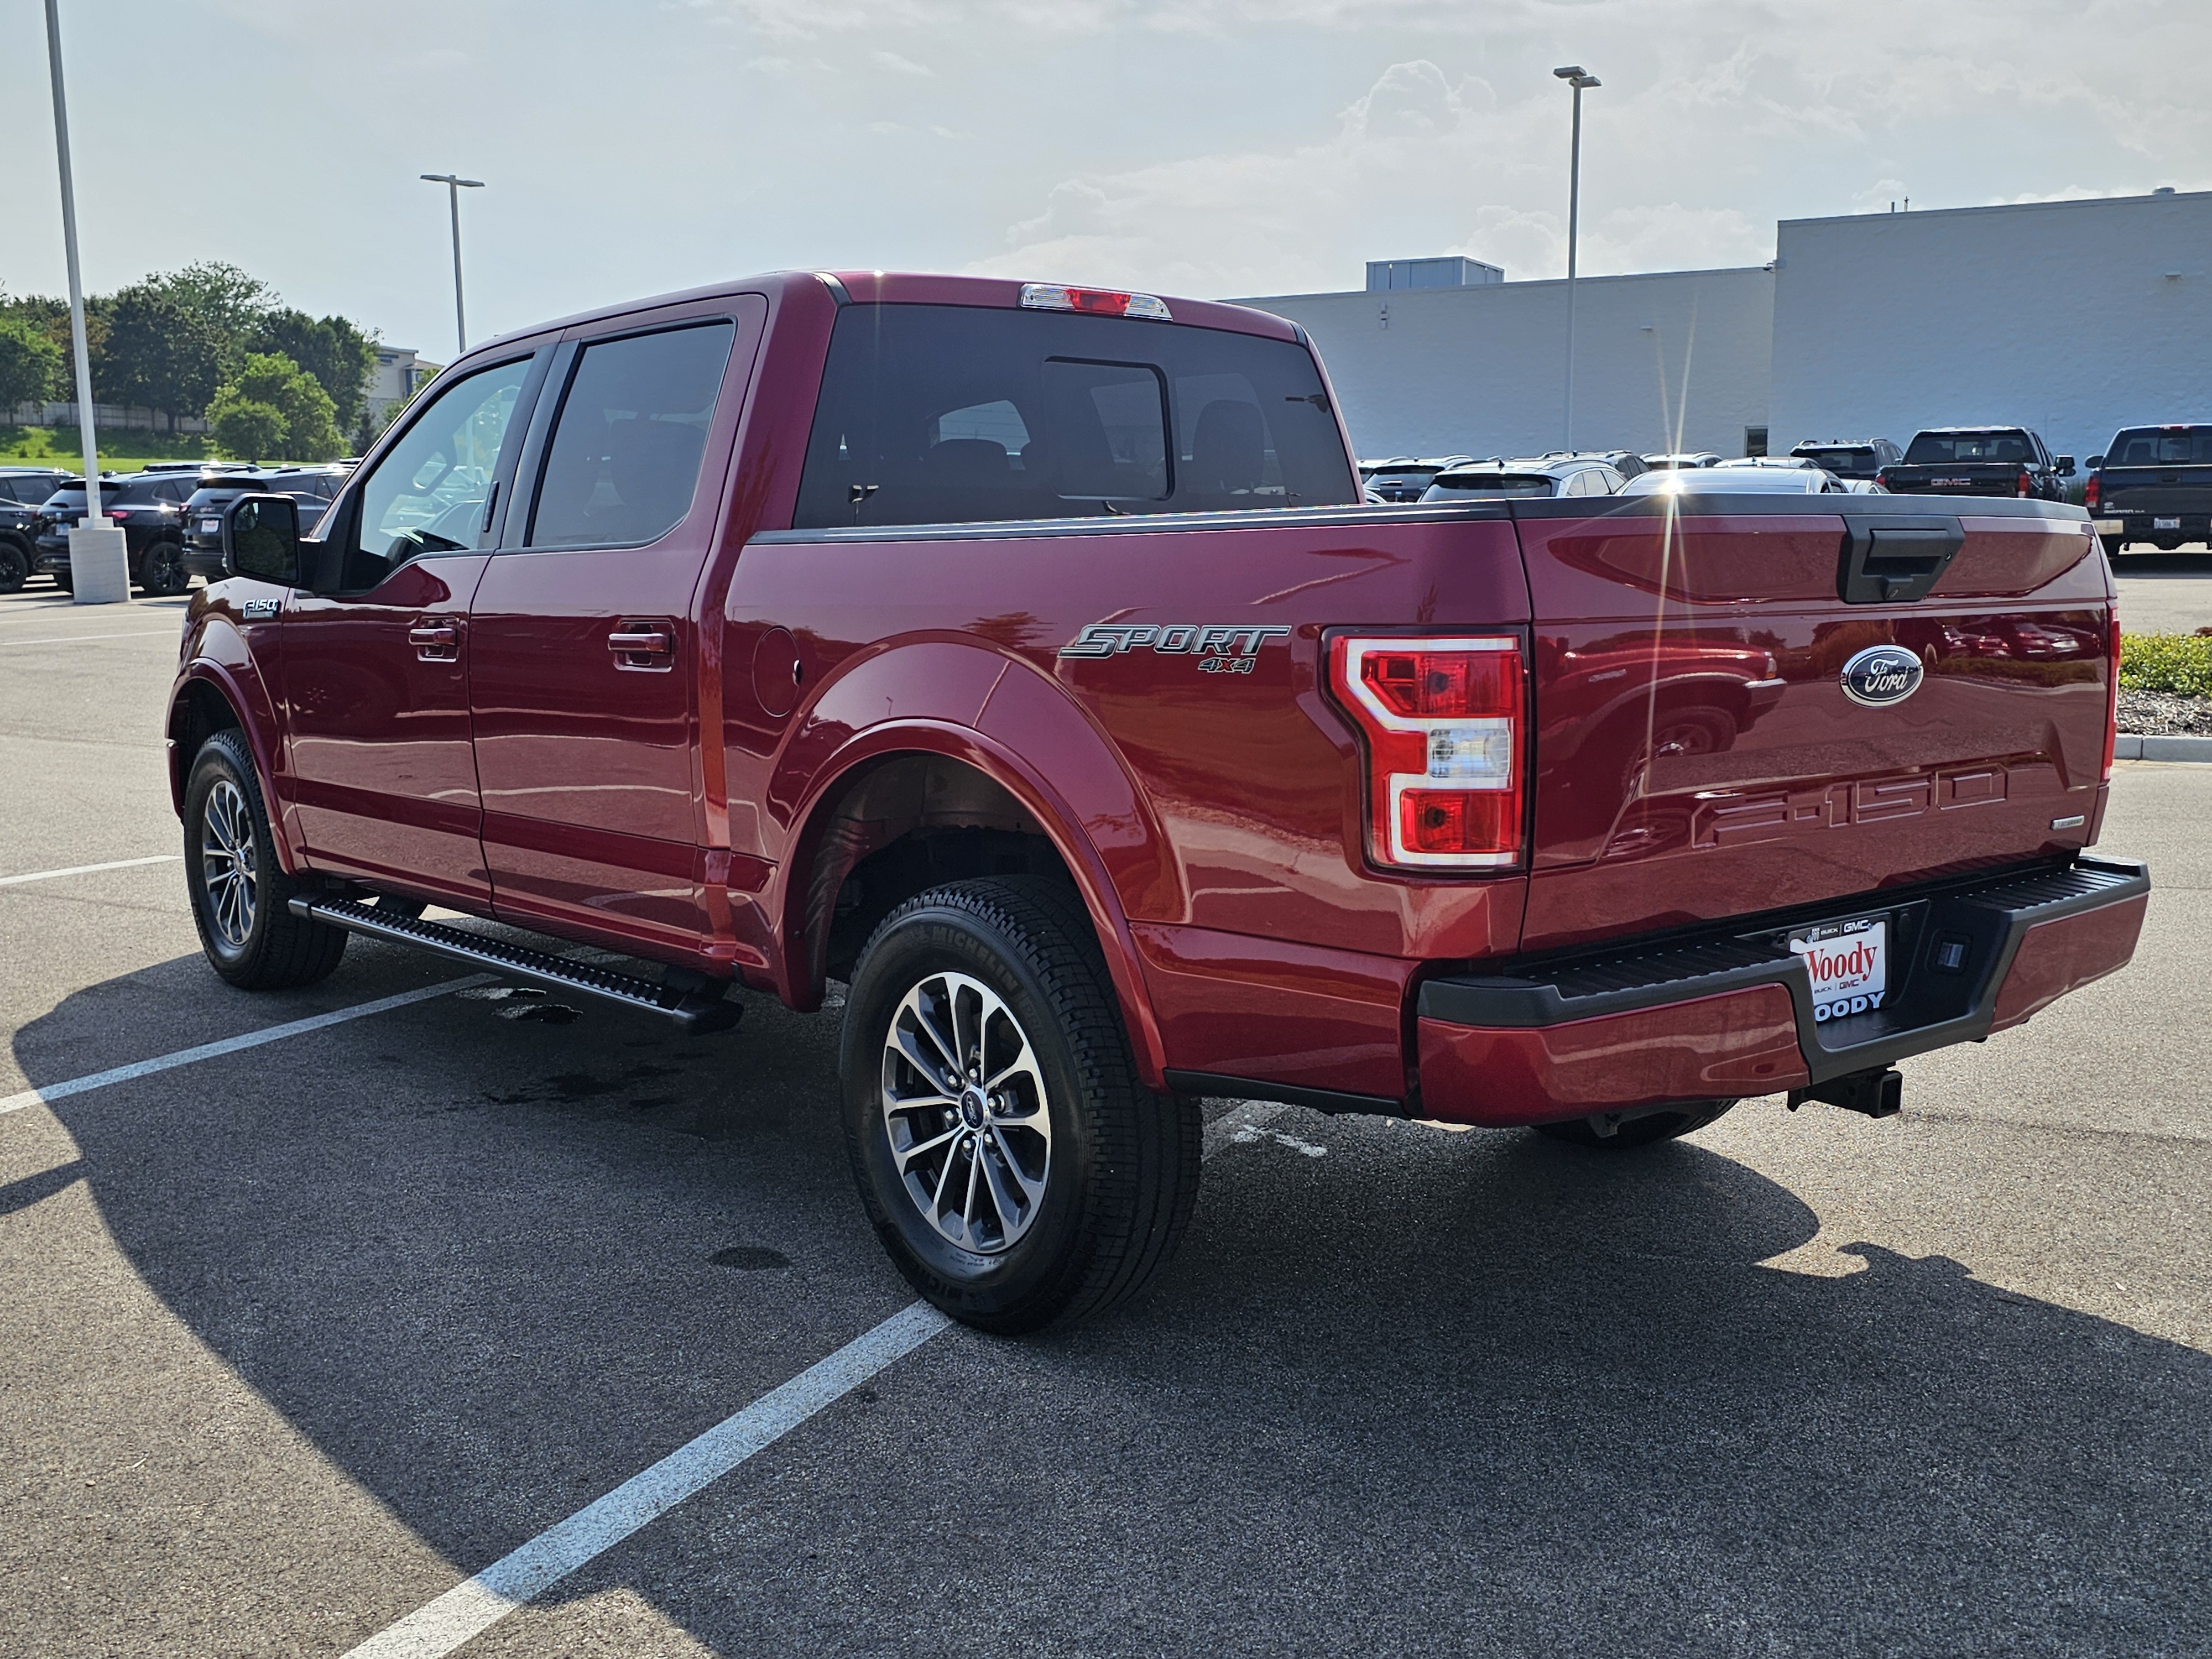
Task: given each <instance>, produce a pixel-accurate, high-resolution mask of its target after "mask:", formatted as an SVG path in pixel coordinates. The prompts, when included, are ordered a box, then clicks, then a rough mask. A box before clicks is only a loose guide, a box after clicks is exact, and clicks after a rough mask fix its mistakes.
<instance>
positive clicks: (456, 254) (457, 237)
mask: <svg viewBox="0 0 2212 1659" xmlns="http://www.w3.org/2000/svg"><path fill="white" fill-rule="evenodd" d="M49 3H51V0H49ZM422 177H423V178H424V179H426V180H428V182H429V183H431V184H434V185H444V186H445V187H446V198H447V205H448V206H449V207H451V208H452V209H453V338H454V341H455V342H456V350H457V351H466V350H467V349H469V313H468V310H467V308H466V307H465V306H463V305H462V303H461V192H462V191H465V190H482V189H483V179H463V178H460V177H459V176H457V175H456V174H453V173H424V174H423V175H422Z"/></svg>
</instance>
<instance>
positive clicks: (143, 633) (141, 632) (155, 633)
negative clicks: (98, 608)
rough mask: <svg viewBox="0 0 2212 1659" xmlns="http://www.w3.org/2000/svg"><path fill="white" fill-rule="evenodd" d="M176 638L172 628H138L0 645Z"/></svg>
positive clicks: (1, 643)
mask: <svg viewBox="0 0 2212 1659" xmlns="http://www.w3.org/2000/svg"><path fill="white" fill-rule="evenodd" d="M176 637H177V630H176V629H173V628H163V629H152V628H139V629H132V630H131V632H130V633H128V634H57V635H54V636H53V637H52V638H51V639H45V640H9V639H0V645H75V644H76V643H77V642H78V641H80V640H173V639H175V638H176Z"/></svg>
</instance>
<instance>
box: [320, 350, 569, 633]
mask: <svg viewBox="0 0 2212 1659" xmlns="http://www.w3.org/2000/svg"><path fill="white" fill-rule="evenodd" d="M529 372H530V360H529V359H528V358H526V357H522V358H517V359H516V360H515V361H514V362H511V363H501V364H500V365H499V366H498V367H496V368H486V369H480V370H478V371H477V373H476V374H471V375H468V376H467V377H465V379H462V380H456V381H455V382H453V385H452V386H447V388H446V389H445V390H444V391H442V392H440V393H439V394H438V396H437V398H436V399H435V401H434V402H432V404H430V406H429V407H428V409H426V410H423V411H422V415H421V416H419V417H418V418H417V419H416V421H415V422H413V424H411V425H410V426H409V427H408V428H407V430H406V432H405V433H404V434H403V435H401V437H400V439H399V441H398V443H396V444H394V445H393V446H392V448H391V449H390V450H388V451H387V452H386V453H385V455H384V456H383V458H382V459H380V460H379V461H378V462H377V464H376V470H375V471H374V472H372V473H370V474H369V476H368V480H367V482H366V483H364V484H363V485H362V492H361V537H360V540H359V542H358V543H357V544H356V545H355V546H354V547H352V548H350V549H349V550H348V552H347V556H346V568H345V578H344V580H345V586H347V587H348V588H349V589H353V590H359V589H362V588H368V587H374V586H375V585H376V584H377V583H378V582H380V581H382V580H384V578H385V577H386V575H387V574H390V573H391V572H392V571H393V570H395V569H397V568H398V567H399V566H401V565H403V564H404V563H406V562H407V561H408V560H410V559H412V558H415V557H417V556H420V555H422V554H424V553H461V552H469V551H471V550H476V549H477V548H481V547H483V546H485V545H487V544H489V527H488V526H487V525H486V524H485V520H486V519H488V518H489V516H490V514H489V513H488V512H487V511H486V504H487V502H488V501H489V499H490V495H491V486H492V481H493V480H494V479H495V478H496V477H498V476H499V468H500V462H501V459H502V458H503V457H504V455H505V454H506V453H507V447H508V446H509V445H510V444H513V443H516V442H519V441H520V439H521V433H520V430H519V429H518V428H516V426H515V422H514V410H515V404H517V402H518V401H519V400H520V398H521V396H522V383H523V381H524V380H525V378H526V376H527V375H528V374H529Z"/></svg>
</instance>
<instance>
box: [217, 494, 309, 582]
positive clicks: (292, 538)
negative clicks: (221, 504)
mask: <svg viewBox="0 0 2212 1659" xmlns="http://www.w3.org/2000/svg"><path fill="white" fill-rule="evenodd" d="M222 571H223V574H225V575H226V576H253V577H257V578H258V579H259V580H262V581H264V582H276V583H280V584H282V585H283V586H286V587H291V586H296V585H297V583H298V582H299V580H300V503H299V502H297V501H294V500H293V499H292V498H291V497H290V496H289V495H240V497H239V498H238V499H237V500H236V501H233V502H232V503H231V504H230V505H229V506H228V507H225V508H224V509H223V513H222Z"/></svg>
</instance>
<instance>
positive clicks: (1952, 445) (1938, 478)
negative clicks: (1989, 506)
mask: <svg viewBox="0 0 2212 1659" xmlns="http://www.w3.org/2000/svg"><path fill="white" fill-rule="evenodd" d="M1878 476H1879V477H1880V479H1881V487H1882V488H1883V489H1887V491H1889V493H1890V494H1891V495H2011V496H2015V497H2018V498H2021V499H2023V500H2031V499H2032V500H2035V501H2064V500H2065V499H2066V483H2065V481H2066V480H2067V479H2069V478H2070V477H2073V476H2074V458H2073V457H2072V456H2071V455H2053V454H2052V453H2051V451H2050V450H2049V449H2048V448H2047V447H2045V445H2044V441H2043V440H2042V439H2041V438H2039V437H2038V436H2037V435H2035V434H2034V433H2033V432H2030V431H2029V430H2028V429H2027V428H2026V427H2022V426H1938V427H1930V428H1929V429H1928V430H1926V431H1924V432H1920V433H1916V434H1915V435H1913V439H1912V442H1911V445H1909V446H1908V447H1906V449H1905V459H1903V460H1902V461H1896V462H1893V463H1892V464H1891V465H1887V466H1885V467H1884V468H1882V469H1881V473H1880V474H1879V475H1878Z"/></svg>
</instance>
